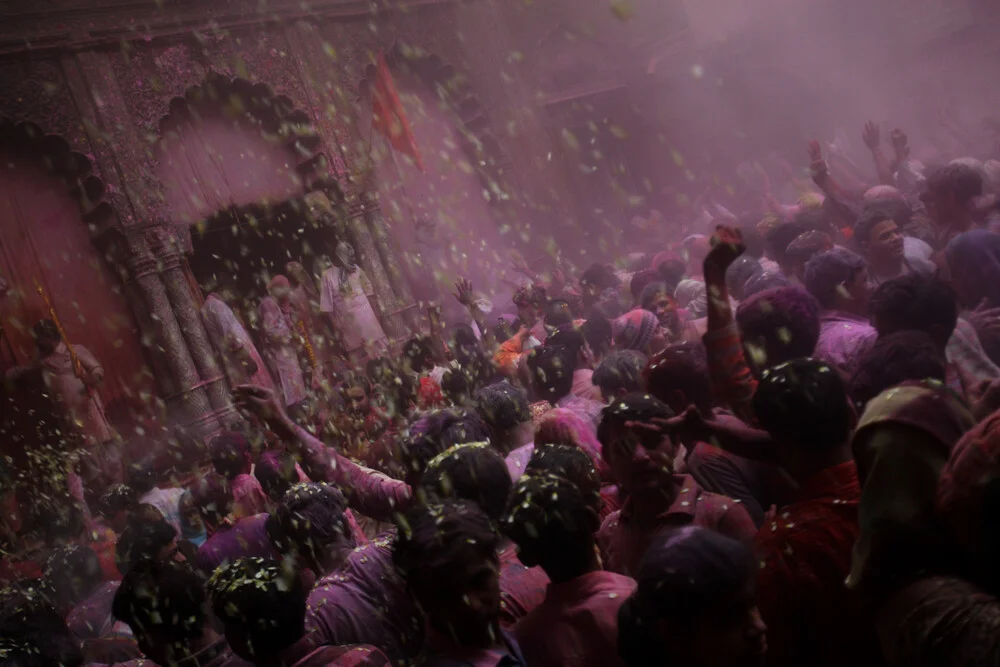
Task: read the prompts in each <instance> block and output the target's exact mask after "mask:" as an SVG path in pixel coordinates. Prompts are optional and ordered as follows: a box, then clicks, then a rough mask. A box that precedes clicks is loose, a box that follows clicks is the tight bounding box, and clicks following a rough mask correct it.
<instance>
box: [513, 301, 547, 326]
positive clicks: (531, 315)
mask: <svg viewBox="0 0 1000 667" xmlns="http://www.w3.org/2000/svg"><path fill="white" fill-rule="evenodd" d="M541 316H542V309H541V308H538V307H536V306H533V305H531V304H528V303H524V304H520V305H519V306H518V307H517V318H518V319H519V320H521V324H523V325H524V326H526V327H528V328H529V329H530V328H531V327H533V326H535V324H537V323H538V320H539V319H540V318H541Z"/></svg>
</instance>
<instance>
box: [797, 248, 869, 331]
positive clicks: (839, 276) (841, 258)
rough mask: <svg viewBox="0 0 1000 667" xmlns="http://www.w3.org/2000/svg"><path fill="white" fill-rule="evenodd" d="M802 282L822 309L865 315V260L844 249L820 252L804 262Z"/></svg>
mask: <svg viewBox="0 0 1000 667" xmlns="http://www.w3.org/2000/svg"><path fill="white" fill-rule="evenodd" d="M803 283H804V284H805V287H806V289H807V290H809V293H810V294H812V295H813V296H814V297H816V300H817V301H819V305H820V306H822V307H823V308H824V309H825V310H840V311H844V312H848V313H854V314H856V315H862V316H864V315H867V314H868V296H869V289H868V262H866V261H865V259H864V257H862V256H861V255H858V254H857V253H854V252H851V251H850V250H847V249H846V248H834V249H833V250H828V251H826V252H823V253H820V254H818V255H816V256H815V257H813V258H812V259H810V260H809V262H808V263H806V268H805V275H804V277H803Z"/></svg>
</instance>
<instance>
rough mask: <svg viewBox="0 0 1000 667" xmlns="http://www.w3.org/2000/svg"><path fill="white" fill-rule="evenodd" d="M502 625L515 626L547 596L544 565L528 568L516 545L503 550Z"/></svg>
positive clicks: (507, 627)
mask: <svg viewBox="0 0 1000 667" xmlns="http://www.w3.org/2000/svg"><path fill="white" fill-rule="evenodd" d="M498 556H499V557H500V625H501V626H502V627H503V628H504V629H509V628H511V627H513V626H514V624H515V623H517V622H518V621H519V620H521V619H522V618H524V617H525V616H527V615H528V612H530V611H531V610H532V609H534V608H535V607H537V606H538V605H540V604H541V603H542V600H544V599H545V587H546V586H548V584H549V577H548V575H547V574H545V570H543V569H542V568H540V567H525V566H524V565H522V564H521V561H520V560H518V558H517V547H516V546H514V545H513V544H511V545H508V546H507V547H505V548H503V549H501V550H500V553H499V554H498Z"/></svg>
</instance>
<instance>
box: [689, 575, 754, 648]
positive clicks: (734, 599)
mask: <svg viewBox="0 0 1000 667" xmlns="http://www.w3.org/2000/svg"><path fill="white" fill-rule="evenodd" d="M766 633H767V626H766V625H764V621H763V620H762V619H761V617H760V611H758V609H757V601H756V596H755V594H754V586H753V582H750V583H748V584H747V586H746V589H745V590H744V591H743V592H742V593H740V594H738V595H734V596H731V597H730V598H728V599H726V600H722V601H720V603H719V605H718V606H716V607H715V608H714V609H712V610H709V611H708V612H706V613H704V614H703V615H702V616H701V618H699V619H698V620H697V622H696V623H695V631H694V635H693V640H694V651H693V653H694V661H693V664H694V665H695V666H697V667H759V665H761V664H763V662H764V654H765V653H766V652H767V638H766Z"/></svg>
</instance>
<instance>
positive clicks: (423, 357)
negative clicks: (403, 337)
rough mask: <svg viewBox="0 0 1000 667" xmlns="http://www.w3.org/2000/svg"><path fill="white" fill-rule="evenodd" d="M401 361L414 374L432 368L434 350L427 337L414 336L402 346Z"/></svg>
mask: <svg viewBox="0 0 1000 667" xmlns="http://www.w3.org/2000/svg"><path fill="white" fill-rule="evenodd" d="M403 360H404V361H405V362H406V364H407V365H408V366H409V367H410V369H412V370H413V372H414V373H423V372H425V371H430V370H431V369H433V368H434V348H433V343H432V342H431V339H430V338H429V337H427V336H414V337H413V338H411V339H409V340H408V341H406V343H404V344H403Z"/></svg>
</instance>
